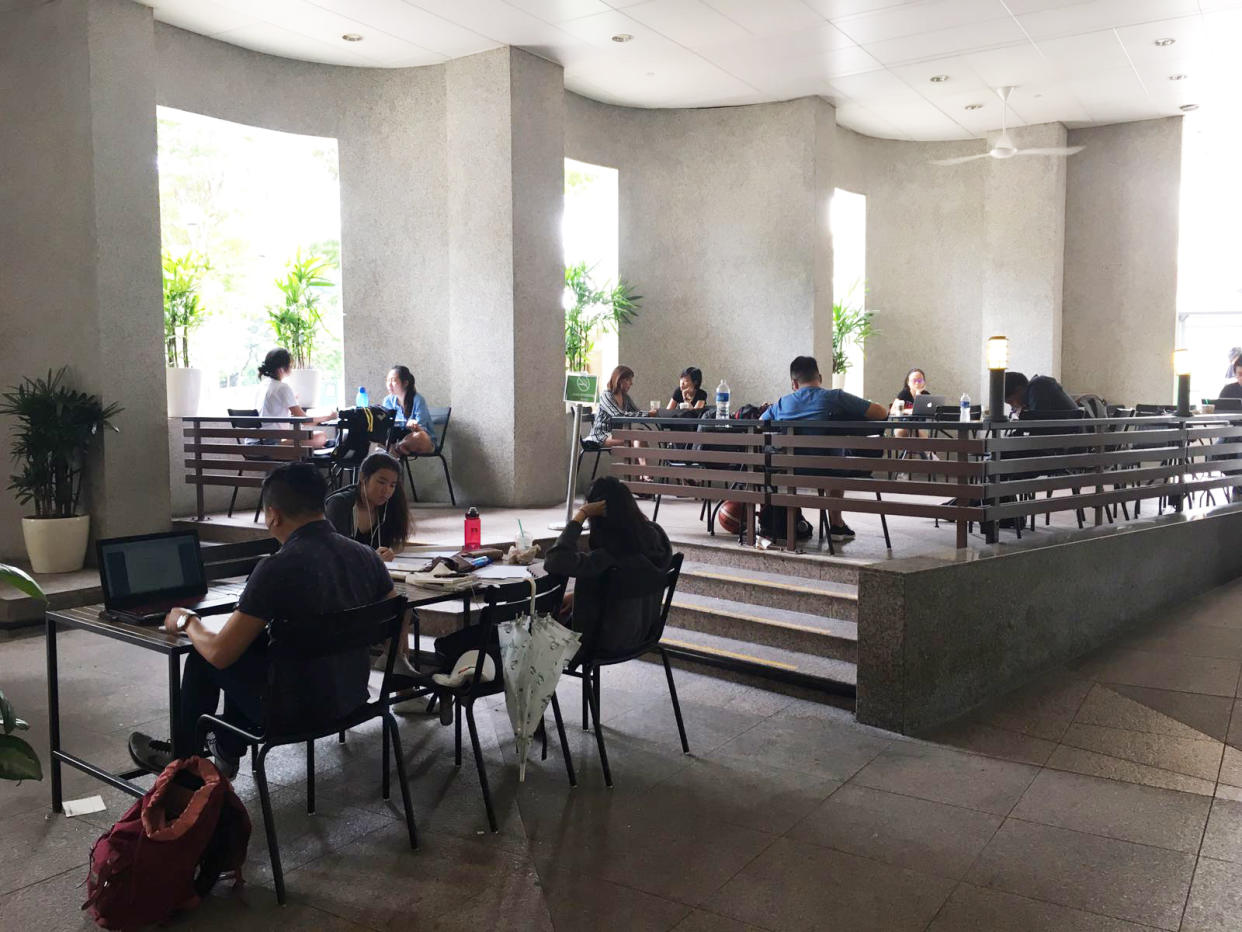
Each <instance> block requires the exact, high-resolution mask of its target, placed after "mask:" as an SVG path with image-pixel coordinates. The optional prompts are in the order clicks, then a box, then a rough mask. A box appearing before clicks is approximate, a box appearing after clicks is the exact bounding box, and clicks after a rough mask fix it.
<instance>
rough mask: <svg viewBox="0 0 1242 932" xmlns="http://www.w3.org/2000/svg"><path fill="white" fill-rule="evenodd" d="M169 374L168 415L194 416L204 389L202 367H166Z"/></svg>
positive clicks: (167, 384) (167, 382)
mask: <svg viewBox="0 0 1242 932" xmlns="http://www.w3.org/2000/svg"><path fill="white" fill-rule="evenodd" d="M164 371H165V373H166V374H167V381H166V383H165V384H166V386H167V392H168V416H169V417H194V416H195V415H196V414H198V399H199V396H200V394H201V393H202V389H203V370H202V369H165V370H164Z"/></svg>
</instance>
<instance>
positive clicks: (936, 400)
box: [910, 395, 944, 418]
mask: <svg viewBox="0 0 1242 932" xmlns="http://www.w3.org/2000/svg"><path fill="white" fill-rule="evenodd" d="M942 404H944V395H916V396H915V398H914V409H913V410H912V411H911V412H910V416H911V417H929V418H930V417H935V416H936V409H937V408H938V407H940V406H941V405H942Z"/></svg>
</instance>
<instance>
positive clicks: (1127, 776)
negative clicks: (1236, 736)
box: [1047, 744, 1227, 796]
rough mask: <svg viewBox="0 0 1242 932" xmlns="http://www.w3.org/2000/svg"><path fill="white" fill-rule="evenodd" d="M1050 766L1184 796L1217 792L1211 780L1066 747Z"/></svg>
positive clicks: (1060, 746)
mask: <svg viewBox="0 0 1242 932" xmlns="http://www.w3.org/2000/svg"><path fill="white" fill-rule="evenodd" d="M1226 750H1227V749H1226ZM1047 767H1048V768H1049V769H1053V770H1064V771H1068V772H1070V773H1083V774H1088V775H1090V776H1095V777H1104V778H1106V779H1108V780H1124V781H1125V782H1127V783H1138V784H1140V785H1141V786H1158V787H1162V788H1163V789H1168V790H1179V791H1180V792H1183V793H1198V794H1200V795H1202V796H1211V795H1212V794H1213V792H1214V790H1215V784H1213V782H1212V781H1211V780H1204V779H1201V778H1199V777H1188V776H1186V775H1185V774H1180V773H1173V772H1172V771H1171V770H1161V769H1160V768H1158V767H1148V766H1145V765H1143V764H1136V763H1134V762H1132V761H1128V760H1120V759H1119V758H1116V757H1109V756H1108V755H1107V754H1097V753H1096V752H1095V751H1084V750H1082V749H1081V748H1072V747H1069V746H1068V745H1064V744H1062V745H1059V746H1058V747H1057V749H1056V750H1055V751H1053V752H1052V756H1051V757H1050V758H1048V763H1047Z"/></svg>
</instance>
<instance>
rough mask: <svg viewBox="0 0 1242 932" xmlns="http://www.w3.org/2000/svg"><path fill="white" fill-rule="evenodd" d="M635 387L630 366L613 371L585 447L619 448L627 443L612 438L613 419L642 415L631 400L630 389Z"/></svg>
mask: <svg viewBox="0 0 1242 932" xmlns="http://www.w3.org/2000/svg"><path fill="white" fill-rule="evenodd" d="M633 387H634V370H633V369H631V368H630V367H629V366H617V368H615V369H613V370H612V377H611V378H609V379H608V387H607V389H606V390H605V391H602V392H600V395H599V407H598V408H596V409H595V425H594V426H593V427H592V428H591V433H590V434H589V435H588V436H587V438H586V440H585V441H584V442H583V446H584V447H586V448H587V449H588V450H593V449H598V448H599V447H619V446H622V445H623V444H624V443H625V441H623V440H617V439H615V438H614V437H613V436H612V419H613V418H615V417H636V416H638V415H640V414H642V412H641V411H639V410H638V406H637V405H636V404H634V402H633V401H632V400H631V399H630V389H631V388H633Z"/></svg>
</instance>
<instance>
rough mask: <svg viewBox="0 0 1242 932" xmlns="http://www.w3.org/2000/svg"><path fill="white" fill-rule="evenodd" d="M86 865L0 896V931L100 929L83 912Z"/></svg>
mask: <svg viewBox="0 0 1242 932" xmlns="http://www.w3.org/2000/svg"><path fill="white" fill-rule="evenodd" d="M84 880H86V867H85V864H84V865H83V866H82V867H81V868H80V869H76V870H70V871H67V872H64V873H61V874H56V875H52V876H49V877H47V879H44V880H42V881H41V882H40V883H37V884H32V885H30V886H27V887H23V888H22V889H20V890H18V891H17V892H16V893H9V894H6V895H4V896H0V929H4V930H6V932H8V930H10V929H12V930H14V932H17V930H25V929H38V930H39V932H90V930H96V929H98V928H99V927H98V926H96V925H95V923H94V922H92V921H91V919H90V917H89V916H88V915H87V914H86V913H85V912H84V911H83V910H82V903H83V901H85V899H86V887H85V886H83V881H84Z"/></svg>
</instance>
